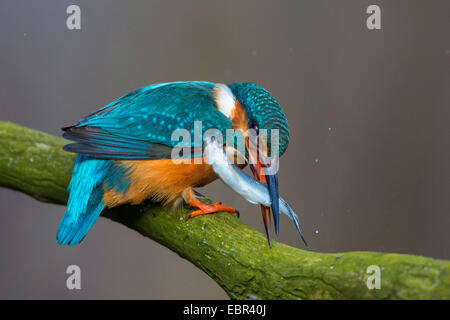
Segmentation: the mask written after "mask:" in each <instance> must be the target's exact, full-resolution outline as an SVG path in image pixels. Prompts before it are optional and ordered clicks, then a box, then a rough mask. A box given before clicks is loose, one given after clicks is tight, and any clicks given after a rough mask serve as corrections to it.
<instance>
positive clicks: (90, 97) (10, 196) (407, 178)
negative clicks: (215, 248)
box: [0, 0, 450, 299]
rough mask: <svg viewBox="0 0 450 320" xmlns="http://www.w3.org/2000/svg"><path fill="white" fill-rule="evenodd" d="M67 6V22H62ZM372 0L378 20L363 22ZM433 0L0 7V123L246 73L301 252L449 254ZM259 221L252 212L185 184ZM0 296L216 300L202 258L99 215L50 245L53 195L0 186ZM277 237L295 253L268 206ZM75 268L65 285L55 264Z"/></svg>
mask: <svg viewBox="0 0 450 320" xmlns="http://www.w3.org/2000/svg"><path fill="white" fill-rule="evenodd" d="M69 4H78V5H79V6H80V7H81V17H82V29H81V30H80V31H69V30H67V28H66V18H67V14H66V8H67V6H68V5H69ZM370 4H378V5H379V6H380V7H381V23H382V29H381V30H376V31H370V30H368V29H367V28H366V18H367V16H368V15H367V14H366V8H367V6H368V5H370ZM449 13H450V2H449V1H445V0H444V1H399V0H398V1H360V0H354V1H257V0H255V1H120V2H119V1H103V0H102V1H101V0H97V1H59V0H58V1H56V0H54V1H17V0H14V1H13V0H7V1H5V0H2V1H1V3H0V43H1V51H0V66H1V68H0V70H1V71H0V99H1V100H0V101H1V103H0V119H1V120H9V121H13V122H16V123H19V124H21V125H25V126H29V127H31V128H35V129H39V130H43V131H45V132H48V133H53V134H57V135H59V134H60V128H61V127H63V126H66V125H70V124H73V123H74V122H75V121H76V120H78V119H79V118H80V117H81V116H83V115H85V114H86V113H88V112H90V111H93V110H95V109H97V108H99V107H101V106H104V105H106V104H107V103H109V102H110V101H112V100H114V99H115V98H117V97H119V96H121V95H122V94H125V93H127V92H128V91H131V90H132V89H134V88H137V87H141V86H144V85H147V84H151V83H156V82H166V81H176V80H209V81H214V82H222V83H231V82H235V81H253V82H256V83H258V84H259V85H261V86H263V87H265V88H267V89H268V90H269V91H270V92H271V93H272V94H273V95H274V96H275V97H276V98H277V100H278V101H279V102H280V104H281V105H282V106H283V108H284V110H285V112H286V114H287V117H288V119H289V122H290V127H291V143H290V145H289V149H288V151H287V152H286V154H285V155H284V156H283V158H282V159H281V171H280V192H281V194H282V195H283V197H284V198H285V199H287V200H288V202H289V203H290V204H291V205H292V206H293V208H294V209H295V210H296V211H297V213H298V214H299V215H300V218H301V222H302V223H303V226H304V231H305V235H306V237H307V239H308V240H309V243H310V247H311V248H310V249H311V250H315V251H321V252H342V251H349V250H374V251H385V252H399V253H411V254H419V255H426V256H431V257H436V258H446V259H449V258H450V248H449V243H450V234H449V232H448V230H449V226H450V218H449V217H450V215H449V210H450V197H449V191H450V165H449V163H450V149H449V138H450V134H449V132H450V130H449V127H450V111H449V110H450V90H449V88H450V72H449V70H450V68H449V67H450V64H449V63H450V37H449V31H450V19H449ZM200 191H201V192H203V193H204V194H206V195H208V196H209V197H210V198H212V199H214V200H217V201H218V200H221V201H223V202H224V203H226V204H228V205H231V206H234V207H237V208H239V209H240V211H241V213H243V215H242V220H243V221H244V222H245V223H247V224H248V225H250V226H252V227H255V228H257V229H258V230H261V231H262V230H263V227H262V221H261V218H260V213H259V208H258V207H256V206H253V205H251V204H249V203H247V202H246V201H245V200H243V199H241V198H240V197H238V196H237V195H236V194H234V193H233V192H231V191H230V190H228V189H227V187H226V186H225V185H223V183H221V182H220V181H219V182H215V183H213V184H212V185H210V186H207V187H206V188H203V189H202V190H200ZM0 203H1V204H0V219H1V220H0V257H1V258H0V270H1V271H0V298H67V299H71V298H153V299H166V298H180V299H181V298H194V299H196V298H203V299H209V298H211V299H212V298H227V296H226V295H225V293H224V292H223V291H222V290H221V289H220V288H219V287H218V286H217V285H216V284H215V283H214V282H213V280H211V279H209V278H208V277H207V276H206V275H205V274H203V273H202V272H201V271H199V270H198V269H196V268H195V267H193V266H192V265H191V264H190V263H188V262H186V261H184V260H182V259H181V258H180V257H178V256H177V255H175V254H174V253H172V252H171V251H169V250H168V249H166V248H164V247H162V246H160V245H158V244H156V243H155V242H152V241H149V240H148V239H145V238H143V237H142V236H140V235H138V234H137V233H136V232H134V231H131V230H128V229H126V228H125V227H123V226H121V225H118V224H116V223H113V222H111V221H107V220H105V219H99V220H98V221H97V223H96V224H95V225H94V227H93V229H92V230H91V232H90V233H89V234H88V236H87V238H86V239H85V241H84V242H83V243H82V244H81V245H77V246H76V247H73V248H67V247H59V246H58V245H57V244H56V241H55V235H56V229H57V226H58V223H59V220H60V218H61V217H62V215H63V213H64V207H61V206H55V205H49V204H43V203H39V202H37V201H35V200H33V199H31V198H30V197H28V196H25V195H23V194H20V193H17V192H14V191H11V190H6V189H0ZM280 231H281V234H280V236H279V241H281V242H284V243H288V244H290V245H294V246H297V247H300V248H303V246H302V244H301V241H300V240H299V238H298V235H297V234H296V231H295V228H294V226H293V225H291V224H290V223H289V221H288V220H287V219H286V218H285V217H282V221H281V226H280ZM70 264H77V265H79V266H80V267H81V270H82V290H80V291H69V290H67V289H66V286H65V281H66V278H67V275H66V273H65V270H66V267H67V266H68V265H70Z"/></svg>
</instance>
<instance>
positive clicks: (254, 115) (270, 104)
mask: <svg viewBox="0 0 450 320" xmlns="http://www.w3.org/2000/svg"><path fill="white" fill-rule="evenodd" d="M214 94H215V100H216V105H217V107H218V109H219V110H220V111H221V112H222V113H223V114H224V115H225V116H227V117H228V118H229V119H230V120H231V123H232V127H233V129H235V130H239V131H241V132H242V134H243V136H244V137H245V148H246V154H245V158H246V160H247V161H248V163H249V164H250V168H251V170H252V172H253V175H254V177H255V179H257V180H259V181H261V182H263V183H267V187H268V189H269V194H270V198H271V203H272V205H271V208H272V214H273V218H274V224H275V231H276V233H277V234H278V221H279V208H278V205H279V194H278V175H277V170H278V162H277V161H276V168H273V165H272V168H269V167H270V166H271V165H270V164H273V163H275V162H274V161H273V159H278V158H279V157H280V156H281V155H282V154H283V153H284V152H285V151H286V149H287V146H288V143H289V126H288V122H287V119H286V116H285V115H284V113H283V110H282V109H281V107H280V105H279V104H278V102H277V101H276V100H275V99H274V98H273V97H272V95H271V94H270V93H269V92H268V91H267V90H266V89H264V88H261V87H259V86H257V85H255V84H254V83H233V84H231V85H228V86H226V85H223V84H218V85H216V87H215V89H214ZM269 155H270V158H271V159H272V161H270V160H269ZM261 212H262V216H263V220H264V226H265V228H266V234H267V237H268V240H269V244H270V243H271V240H270V233H269V227H268V226H269V224H270V208H269V207H264V206H261Z"/></svg>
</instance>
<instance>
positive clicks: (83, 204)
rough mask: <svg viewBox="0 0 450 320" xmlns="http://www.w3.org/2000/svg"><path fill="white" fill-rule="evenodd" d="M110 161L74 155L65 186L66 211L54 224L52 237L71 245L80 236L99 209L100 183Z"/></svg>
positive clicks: (90, 223)
mask: <svg viewBox="0 0 450 320" xmlns="http://www.w3.org/2000/svg"><path fill="white" fill-rule="evenodd" d="M110 166H111V161H109V160H100V159H95V158H92V157H88V156H85V155H78V156H77V159H76V161H75V164H74V167H73V172H72V179H71V180H70V184H69V187H68V188H67V190H68V191H69V201H68V204H67V211H66V213H65V214H64V217H63V219H62V220H61V223H60V224H59V227H58V233H57V235H56V240H57V241H58V243H59V244H60V245H66V244H68V245H69V246H73V245H74V244H77V243H79V242H81V240H83V238H84V237H85V236H86V234H87V233H88V231H89V229H90V228H91V227H92V225H93V224H94V222H95V220H97V218H98V216H99V215H100V213H101V212H102V210H103V207H104V204H103V200H102V198H103V191H102V183H103V181H104V178H105V176H106V174H107V172H108V170H109V168H110Z"/></svg>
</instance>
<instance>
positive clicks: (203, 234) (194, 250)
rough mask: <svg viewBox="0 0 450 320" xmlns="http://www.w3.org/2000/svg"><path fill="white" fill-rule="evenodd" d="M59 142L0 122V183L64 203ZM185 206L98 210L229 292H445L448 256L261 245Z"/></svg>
mask: <svg viewBox="0 0 450 320" xmlns="http://www.w3.org/2000/svg"><path fill="white" fill-rule="evenodd" d="M65 143H66V142H65V141H64V140H63V139H61V138H58V137H55V136H52V135H48V134H45V133H41V132H38V131H35V130H31V129H28V128H24V127H21V126H18V125H15V124H12V123H7V122H0V186H3V187H7V188H11V189H15V190H19V191H22V192H24V193H26V194H29V195H30V196H32V197H34V198H36V199H37V200H39V201H45V202H51V203H58V204H65V203H66V200H67V192H66V186H67V184H68V182H69V179H70V175H71V171H72V165H73V161H74V159H75V156H74V155H73V154H70V153H66V152H64V151H62V149H61V147H62V146H63V145H64V144H65ZM188 212H189V208H187V207H186V208H182V209H180V210H179V211H176V212H173V211H170V210H169V209H168V208H162V207H160V206H158V205H153V206H151V207H150V208H146V209H144V208H143V207H139V206H123V207H119V208H116V209H113V210H105V211H104V212H103V213H102V216H104V217H107V218H109V219H112V220H114V221H117V222H119V223H122V224H124V225H126V226H128V227H129V228H131V229H134V230H136V231H138V232H139V233H140V234H142V235H143V236H145V237H148V238H151V239H153V240H155V241H157V242H159V243H160V244H162V245H164V246H166V247H168V248H169V249H171V250H173V251H175V252H176V253H178V254H179V255H180V256H181V257H183V258H185V259H187V260H189V261H190V262H192V263H193V264H195V265H196V266H197V267H199V268H200V269H202V270H203V271H204V272H206V273H207V274H208V275H209V276H210V277H211V278H213V279H214V280H215V281H216V282H217V283H218V284H219V285H220V286H221V287H222V288H223V289H224V290H225V291H226V292H227V293H228V295H229V296H230V297H231V298H233V299H253V298H255V299H450V274H449V271H450V262H449V261H445V260H436V259H431V258H425V257H420V256H412V255H402V254H386V253H373V252H347V253H336V254H324V253H317V252H310V251H304V250H300V249H296V248H293V247H289V246H287V245H284V244H281V243H277V242H275V241H274V244H273V247H272V248H269V246H268V245H267V241H266V238H265V236H264V235H262V234H260V233H259V232H257V231H255V230H253V229H251V228H249V227H247V226H246V225H244V224H243V223H242V222H241V221H240V220H239V219H237V218H236V217H234V216H232V215H230V214H222V213H221V214H216V215H208V216H202V217H199V218H195V219H191V220H189V221H187V222H186V221H185V220H184V217H185V215H186V214H187V213H188ZM62 214H63V210H61V215H62ZM60 218H61V217H55V219H58V220H59V219H60ZM55 233H56V230H55ZM44 236H49V237H50V236H52V235H44ZM85 241H89V236H88V237H87V239H86V240H85ZM370 265H375V266H379V268H380V270H381V289H373V290H369V289H368V287H367V284H366V283H367V279H368V277H369V276H370V274H368V273H367V267H368V266H370Z"/></svg>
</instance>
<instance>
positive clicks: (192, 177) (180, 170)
mask: <svg viewBox="0 0 450 320" xmlns="http://www.w3.org/2000/svg"><path fill="white" fill-rule="evenodd" d="M198 160H200V159H197V161H198ZM201 160H202V163H201V164H196V163H194V159H191V163H179V164H176V163H174V162H173V160H172V159H163V160H137V161H136V160H133V161H125V160H122V161H117V162H116V164H117V165H120V166H123V167H125V168H126V169H127V171H128V173H127V178H128V179H129V180H130V186H129V188H128V190H127V191H126V192H125V194H121V193H118V192H115V191H114V190H107V189H106V188H105V187H103V189H104V194H103V202H104V203H105V205H106V206H108V207H114V206H117V205H121V204H125V203H131V204H138V203H141V202H142V201H144V200H145V199H147V198H152V199H154V200H156V201H158V202H163V203H164V204H167V203H169V202H172V201H173V200H175V199H177V198H178V197H179V196H180V195H181V193H182V192H183V190H184V189H186V188H189V187H190V188H194V187H202V186H204V185H206V184H208V183H211V182H212V181H214V180H215V179H217V176H216V174H215V173H214V171H213V170H212V168H211V167H210V166H209V165H208V164H207V163H206V160H205V159H201Z"/></svg>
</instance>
